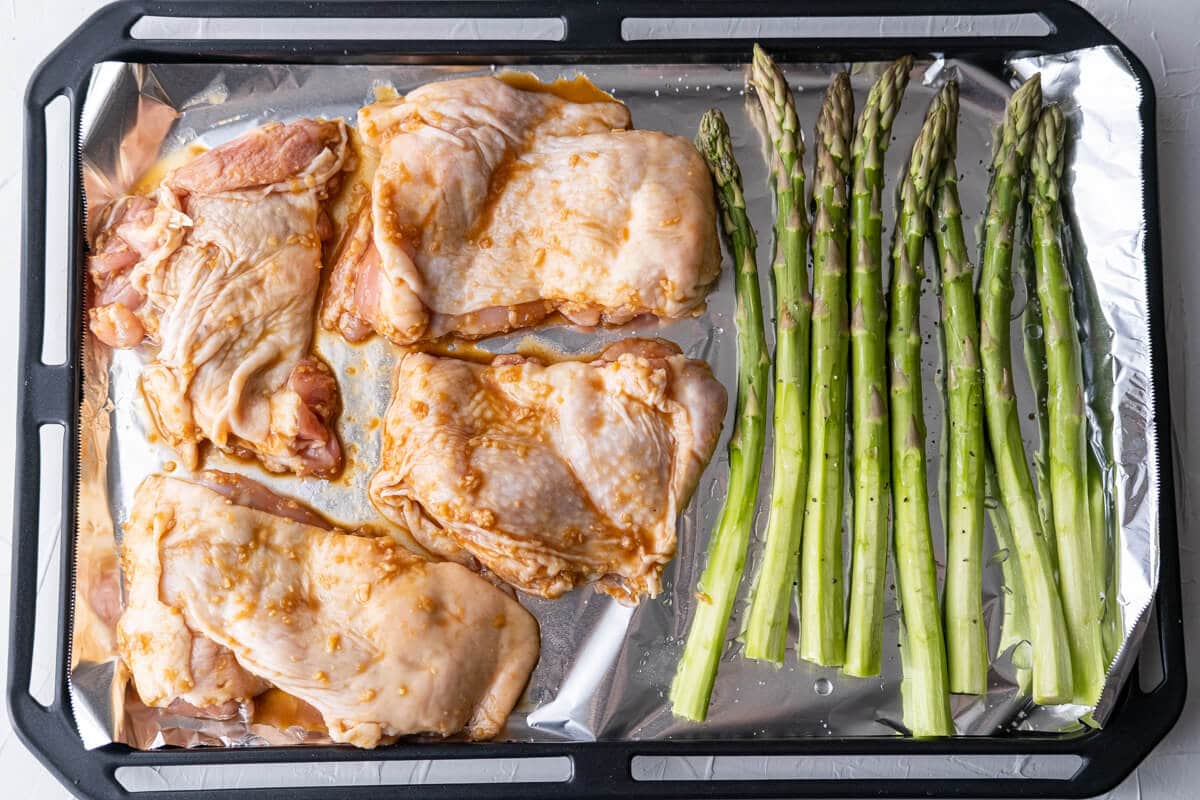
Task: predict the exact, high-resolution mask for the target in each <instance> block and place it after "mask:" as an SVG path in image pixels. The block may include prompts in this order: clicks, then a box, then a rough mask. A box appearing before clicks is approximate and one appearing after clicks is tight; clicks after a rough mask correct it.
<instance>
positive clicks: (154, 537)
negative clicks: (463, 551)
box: [117, 472, 539, 747]
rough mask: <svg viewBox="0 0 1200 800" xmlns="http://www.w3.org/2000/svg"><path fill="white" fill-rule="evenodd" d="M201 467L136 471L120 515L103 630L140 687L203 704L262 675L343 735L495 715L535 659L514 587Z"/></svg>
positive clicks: (497, 722)
mask: <svg viewBox="0 0 1200 800" xmlns="http://www.w3.org/2000/svg"><path fill="white" fill-rule="evenodd" d="M201 480H202V483H190V482H186V481H182V480H178V479H175V478H168V477H162V476H157V475H156V476H151V477H150V478H147V479H146V480H145V481H144V482H143V483H142V484H141V486H139V487H138V490H137V493H136V496H135V498H134V504H133V509H132V513H131V517H130V521H129V524H128V525H127V526H126V531H125V538H124V541H123V544H122V559H123V567H124V574H125V582H126V583H125V586H126V608H125V611H124V613H123V614H122V616H121V618H120V621H119V622H118V625H117V642H118V649H119V652H120V654H121V657H122V658H123V660H124V662H125V664H126V665H127V666H128V667H129V670H130V672H131V673H132V676H133V681H134V686H135V688H136V689H137V691H138V694H139V695H140V697H141V699H142V701H143V702H145V703H146V704H147V705H150V706H157V707H165V706H169V705H171V704H172V703H173V702H177V701H182V702H185V703H189V704H191V705H193V706H196V707H200V708H212V707H220V706H222V705H224V704H227V703H234V702H245V701H246V700H249V699H250V698H251V697H253V696H254V695H256V694H258V693H260V692H262V691H263V690H264V689H266V688H267V687H268V686H275V687H278V688H279V689H282V690H283V691H285V692H287V693H289V694H291V695H294V696H295V697H298V698H300V699H301V700H304V701H305V702H307V703H308V704H310V705H311V706H313V707H314V708H315V709H317V711H319V712H320V714H321V716H322V717H323V719H324V722H325V725H326V727H327V728H328V730H329V735H330V736H331V738H332V739H333V740H334V741H337V742H347V743H350V744H353V745H357V746H359V747H374V746H376V745H377V744H379V743H380V741H382V740H385V739H389V738H391V737H395V736H399V735H404V734H413V733H432V734H440V735H451V734H454V733H458V732H465V733H466V734H467V736H469V737H471V738H475V739H486V738H490V737H492V736H495V735H496V733H498V732H499V731H500V730H501V728H503V726H504V723H505V720H506V719H507V717H508V714H509V712H510V711H511V710H512V708H513V706H514V705H515V704H516V702H517V701H518V699H519V698H520V696H521V693H522V692H523V691H524V687H525V684H526V682H527V681H528V679H529V675H530V672H531V671H532V670H533V667H534V665H535V664H536V662H537V659H538V648H539V639H538V628H537V623H536V621H535V620H534V619H533V617H532V615H530V614H529V612H527V611H526V610H525V609H523V608H522V607H521V606H520V605H519V604H518V603H517V602H516V601H515V600H513V599H512V598H511V597H509V596H508V595H507V594H506V593H505V592H503V591H502V590H500V589H499V588H497V587H496V586H494V585H493V584H491V583H489V582H488V581H486V580H485V579H484V578H482V577H480V576H479V575H477V574H475V573H474V572H472V571H470V570H468V569H466V568H465V567H463V566H462V565H460V564H454V563H448V562H447V563H433V562H430V561H427V560H425V559H424V558H421V557H419V556H416V555H414V554H412V553H410V552H408V551H407V550H404V549H402V548H400V547H399V546H398V545H397V544H396V543H395V542H394V540H393V539H392V538H391V537H386V536H380V537H370V536H360V535H354V534H350V533H346V532H343V531H338V530H334V529H332V528H331V527H330V526H329V524H328V523H326V522H325V521H324V520H322V519H321V518H320V517H318V516H317V515H315V514H313V513H312V512H311V511H308V510H307V509H305V508H304V507H302V506H300V505H298V504H297V503H295V502H294V501H291V500H286V499H284V498H281V497H279V496H278V495H275V494H274V493H272V492H270V490H268V489H266V488H265V487H263V486H261V485H259V484H255V483H253V482H251V481H249V480H247V479H245V478H241V477H238V476H234V475H229V474H226V473H219V472H208V473H204V475H203V476H202V478H201Z"/></svg>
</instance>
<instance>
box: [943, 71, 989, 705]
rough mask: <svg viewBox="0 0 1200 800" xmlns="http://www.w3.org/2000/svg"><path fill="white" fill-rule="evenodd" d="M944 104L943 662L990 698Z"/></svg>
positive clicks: (959, 681)
mask: <svg viewBox="0 0 1200 800" xmlns="http://www.w3.org/2000/svg"><path fill="white" fill-rule="evenodd" d="M941 96H942V99H943V101H944V103H945V105H946V159H945V163H944V164H943V165H942V169H941V172H940V174H939V175H938V177H937V186H936V191H935V194H934V198H935V208H934V213H935V221H934V226H933V231H934V242H935V243H936V245H937V253H938V262H939V264H940V265H941V284H942V335H943V337H944V339H945V347H946V387H947V395H948V397H949V403H948V408H947V414H946V416H947V421H948V423H949V437H948V442H947V448H946V449H947V463H948V480H947V482H946V489H947V492H946V495H947V496H946V593H945V606H946V656H947V659H948V660H949V666H950V691H952V692H955V693H959V694H983V693H984V692H986V691H987V670H988V654H987V629H986V628H985V627H984V624H983V473H984V470H983V375H982V373H981V372H980V368H979V327H978V322H977V320H976V315H975V274H974V269H973V268H972V266H971V262H970V261H969V260H968V256H967V244H966V240H965V238H964V236H963V225H962V206H961V205H960V204H959V200H958V164H957V162H956V158H955V157H956V155H957V151H958V133H957V127H958V84H957V83H955V82H954V81H951V82H950V83H948V84H946V87H945V88H944V89H943V90H942V92H941Z"/></svg>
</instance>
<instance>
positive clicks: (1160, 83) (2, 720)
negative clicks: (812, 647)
mask: <svg viewBox="0 0 1200 800" xmlns="http://www.w3.org/2000/svg"><path fill="white" fill-rule="evenodd" d="M103 4H104V3H103V1H102V0H43V1H42V2H35V1H34V0H7V2H6V3H3V4H0V22H2V25H0V30H3V37H4V40H5V42H6V44H5V46H4V47H3V52H2V53H0V64H2V65H3V71H2V72H0V74H3V75H7V76H8V78H7V79H5V80H4V81H3V84H2V85H0V93H2V94H0V108H7V109H8V110H9V111H8V113H9V123H8V124H7V125H6V126H5V127H4V128H3V130H2V132H0V137H2V138H0V141H2V144H0V230H2V231H3V236H0V241H6V242H8V245H6V248H7V249H6V251H5V254H6V255H7V262H6V264H5V266H4V267H3V270H4V272H3V274H4V275H5V277H6V278H7V280H6V281H5V285H6V287H7V289H6V290H5V291H3V292H0V320H2V321H3V322H2V324H3V325H4V326H6V327H5V329H4V331H3V333H2V334H0V375H14V374H15V364H16V353H17V341H18V338H19V332H18V330H17V319H18V293H17V292H16V286H17V283H18V270H19V252H18V247H19V244H18V243H19V241H20V233H19V229H18V220H19V219H20V216H21V201H20V192H21V188H20V187H21V174H20V170H21V167H20V161H21V150H22V141H23V140H22V136H21V124H22V123H21V120H22V118H23V110H22V107H21V98H22V96H23V93H24V89H25V85H26V82H27V81H28V78H29V75H30V73H31V72H32V71H33V69H34V68H35V66H36V65H37V64H38V62H39V61H40V60H41V59H42V58H43V57H44V56H45V55H46V54H47V53H48V52H49V51H50V50H51V49H52V48H53V47H54V46H55V45H56V44H58V42H59V41H61V40H62V39H63V37H65V36H66V35H67V34H68V33H69V32H70V31H71V30H73V29H74V28H75V27H76V26H77V25H79V24H80V23H81V22H82V21H83V20H84V19H85V18H86V17H87V16H88V15H89V14H90V13H91V12H92V11H94V10H95V9H97V8H99V7H100V6H101V5H103ZM1081 4H1082V5H1084V6H1085V7H1087V8H1088V9H1089V10H1091V11H1092V13H1093V14H1095V15H1096V16H1097V17H1098V18H1099V19H1100V21H1101V22H1103V23H1104V24H1105V25H1106V26H1108V27H1109V29H1110V30H1112V31H1113V32H1114V33H1115V34H1116V35H1117V36H1118V37H1120V38H1121V39H1122V40H1123V41H1124V42H1125V43H1126V44H1127V45H1129V46H1130V47H1131V48H1132V49H1133V50H1134V51H1135V52H1136V53H1137V54H1138V55H1139V56H1140V57H1141V59H1142V61H1143V62H1144V63H1145V64H1146V66H1147V68H1148V69H1149V70H1150V73H1151V75H1152V76H1153V77H1154V84H1155V88H1156V90H1157V93H1158V133H1159V142H1158V155H1159V193H1160V202H1161V212H1162V232H1163V245H1164V248H1163V250H1164V252H1163V256H1164V259H1163V261H1164V263H1163V274H1164V278H1163V282H1164V295H1165V298H1166V322H1167V349H1168V352H1169V359H1170V370H1171V406H1172V410H1173V412H1174V424H1175V430H1174V439H1173V441H1174V450H1175V473H1176V482H1177V483H1176V485H1177V491H1178V494H1179V524H1180V536H1181V538H1182V539H1183V540H1184V541H1183V546H1182V548H1181V553H1180V557H1181V558H1182V573H1183V598H1184V607H1185V609H1191V608H1194V607H1196V606H1197V602H1198V601H1200V585H1198V583H1197V577H1198V576H1200V549H1197V548H1196V547H1194V546H1193V545H1192V544H1191V543H1190V541H1189V534H1190V533H1191V531H1192V530H1193V529H1195V528H1196V527H1197V525H1196V523H1197V522H1200V499H1198V498H1196V496H1195V491H1196V485H1195V483H1196V482H1195V480H1194V476H1195V475H1196V474H1197V472H1198V471H1200V425H1198V426H1193V425H1192V423H1191V418H1190V417H1191V415H1190V413H1189V412H1190V411H1191V409H1192V408H1193V407H1194V404H1195V403H1197V402H1200V397H1198V394H1200V314H1197V313H1196V308H1197V307H1198V306H1200V264H1198V263H1196V262H1197V261H1200V256H1196V255H1195V254H1197V253H1200V225H1197V224H1196V220H1195V214H1196V212H1195V209H1196V207H1197V205H1200V101H1198V98H1200V88H1198V87H1200V3H1195V2H1193V0H1141V2H1133V0H1082V2H1081ZM16 391H17V386H16V383H15V381H13V380H7V381H0V540H2V541H0V664H5V663H6V662H7V657H6V654H7V649H8V632H7V625H8V616H9V615H8V604H9V592H8V590H7V584H8V579H9V571H10V565H9V555H10V550H11V547H10V537H11V532H12V525H11V522H10V519H11V511H12V509H11V504H12V488H11V487H12V480H13V459H14V457H13V454H12V452H11V447H12V446H11V444H10V443H11V441H12V436H11V434H12V430H13V426H14V421H15V415H16ZM1167 557H1170V556H1169V555H1168V556H1167ZM1185 620H1186V624H1187V626H1188V637H1187V639H1188V655H1189V660H1190V661H1191V663H1193V664H1197V663H1200V616H1197V617H1191V616H1189V615H1188V613H1187V612H1186V611H1185ZM4 680H5V676H4V675H3V674H0V685H2V684H3V682H4ZM1197 693H1200V681H1196V682H1193V689H1192V692H1191V695H1190V697H1191V698H1192V699H1190V701H1189V704H1188V707H1187V708H1186V709H1185V710H1184V714H1183V718H1182V719H1181V720H1180V722H1179V724H1178V725H1176V727H1175V729H1174V730H1173V731H1172V732H1171V734H1170V735H1169V736H1168V737H1167V738H1166V740H1164V741H1163V742H1162V743H1161V744H1160V745H1159V746H1158V748H1157V749H1156V750H1155V751H1154V752H1153V753H1152V754H1151V755H1150V756H1149V758H1147V759H1146V761H1145V762H1144V763H1143V765H1142V766H1141V767H1140V768H1139V769H1138V770H1137V772H1136V773H1134V774H1133V775H1132V776H1130V778H1129V779H1128V780H1127V781H1125V783H1123V784H1122V785H1121V786H1120V787H1119V788H1117V789H1116V790H1114V791H1113V792H1112V793H1110V794H1109V795H1108V798H1109V799H1110V800H1133V798H1138V800H1168V799H1173V798H1192V797H1196V796H1200V789H1197V788H1196V787H1200V703H1197V702H1195V701H1194V698H1195V697H1196V694H1197ZM0 776H3V781H4V790H3V791H2V792H0V794H3V795H4V796H6V797H21V798H36V799H37V800H43V799H44V800H51V799H52V798H60V797H61V798H68V797H70V795H69V794H68V793H67V791H66V790H65V789H63V788H62V787H60V786H59V785H58V783H57V782H56V781H55V779H54V778H53V777H51V776H50V774H49V773H48V772H46V770H45V769H43V768H42V767H41V766H40V765H39V764H38V762H37V761H36V759H34V757H33V756H32V755H30V754H29V752H28V751H26V750H25V748H24V747H23V746H22V745H21V743H20V741H19V740H18V739H17V737H16V735H15V734H14V733H13V732H12V730H11V729H10V727H9V724H8V719H7V715H6V713H3V712H0ZM973 777H978V775H976V776H973Z"/></svg>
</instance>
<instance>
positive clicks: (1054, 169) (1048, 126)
mask: <svg viewBox="0 0 1200 800" xmlns="http://www.w3.org/2000/svg"><path fill="white" fill-rule="evenodd" d="M1065 127H1066V120H1065V118H1064V117H1063V113H1062V109H1061V108H1059V107H1058V106H1057V105H1049V106H1046V108H1045V109H1044V110H1043V111H1042V114H1041V116H1040V117H1039V118H1038V123H1037V128H1036V130H1035V132H1034V136H1033V153H1032V155H1031V156H1030V158H1029V172H1030V174H1031V175H1032V176H1033V181H1032V186H1031V187H1030V188H1031V190H1033V191H1034V192H1036V194H1037V195H1038V196H1040V197H1042V198H1044V199H1047V200H1051V201H1054V200H1057V199H1058V185H1059V182H1060V181H1061V180H1062V174H1063V165H1064V158H1063V150H1064V148H1063V138H1064V132H1065Z"/></svg>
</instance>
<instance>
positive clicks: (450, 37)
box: [129, 16, 567, 42]
mask: <svg viewBox="0 0 1200 800" xmlns="http://www.w3.org/2000/svg"><path fill="white" fill-rule="evenodd" d="M566 32H567V25H566V21H565V20H563V18H562V17H518V18H500V17H440V18H438V17H409V18H404V17H399V18H397V17H372V18H366V19H363V18H359V19H355V18H351V17H332V18H331V17H270V18H265V17H259V18H254V17H165V16H144V17H141V18H140V19H138V21H137V22H135V23H134V24H133V27H132V28H131V29H130V31H129V35H130V36H131V37H132V38H134V39H156V40H164V39H167V40H185V41H188V40H197V39H222V40H246V41H256V40H289V39H294V40H304V41H310V40H314V39H315V40H326V41H337V40H355V41H365V40H380V39H382V40H395V41H410V40H411V41H455V40H463V39H468V40H487V41H540V42H561V41H562V40H563V39H564V38H565V36H566Z"/></svg>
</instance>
